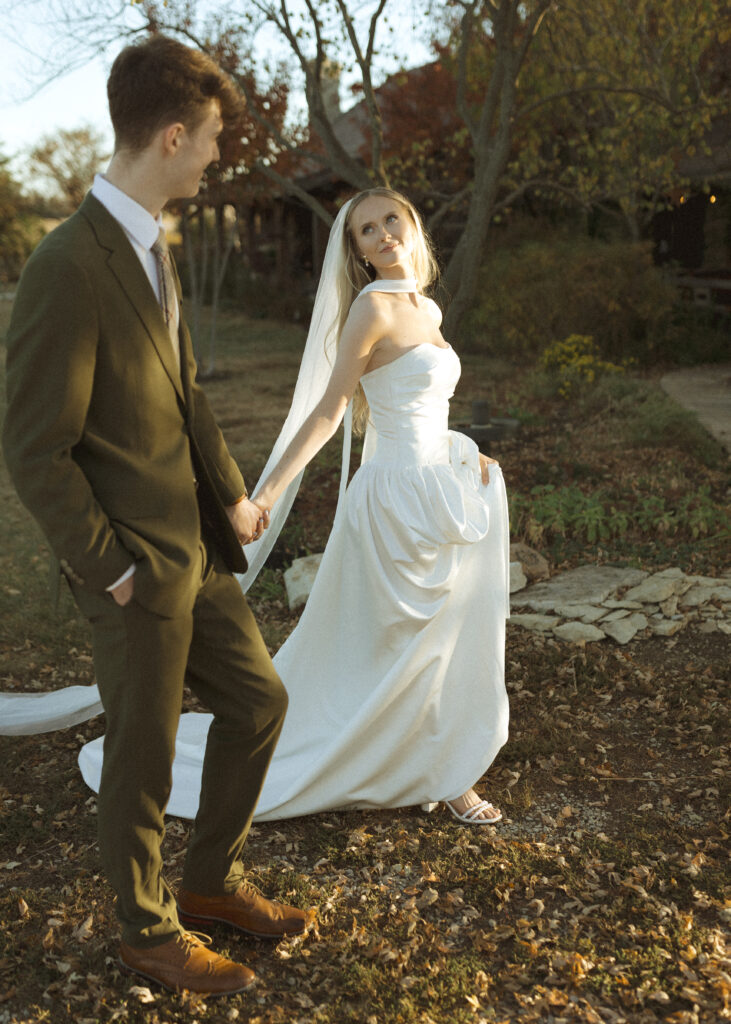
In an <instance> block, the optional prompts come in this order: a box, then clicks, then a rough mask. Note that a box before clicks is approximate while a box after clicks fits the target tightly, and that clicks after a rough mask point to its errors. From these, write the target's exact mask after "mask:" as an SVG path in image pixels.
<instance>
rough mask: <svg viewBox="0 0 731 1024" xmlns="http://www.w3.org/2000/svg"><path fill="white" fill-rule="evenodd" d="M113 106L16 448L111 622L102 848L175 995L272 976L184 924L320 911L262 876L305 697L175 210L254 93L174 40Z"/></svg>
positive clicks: (262, 518) (17, 477)
mask: <svg viewBox="0 0 731 1024" xmlns="http://www.w3.org/2000/svg"><path fill="white" fill-rule="evenodd" d="M108 96H109V107H110V113H111V119H112V123H113V126H114V132H115V151H114V155H113V157H112V160H111V163H110V165H109V168H108V170H107V172H106V174H105V175H104V176H99V175H98V176H97V178H96V179H95V182H94V186H93V188H92V190H91V193H90V194H89V195H88V196H87V197H86V199H85V200H84V202H83V203H82V205H81V207H80V209H79V210H78V211H77V212H76V213H75V214H74V215H73V216H72V217H70V218H69V219H68V220H67V221H66V222H65V223H64V224H62V225H61V226H60V227H59V228H57V229H56V230H55V231H53V232H52V233H51V234H50V235H49V236H48V237H47V238H46V239H45V240H44V241H43V242H42V243H41V245H40V246H39V247H38V249H37V250H36V252H35V253H34V254H33V256H32V257H31V259H30V261H29V262H28V265H27V267H26V269H25V271H24V273H23V277H22V279H21V282H20V285H19V287H18V291H17V297H16V300H15V305H14V310H13V318H12V323H11V326H10V331H9V335H8V340H7V389H8V410H7V417H6V422H5V430H4V438H3V442H4V450H5V455H6V460H7V464H8V468H9V470H10V473H11V475H12V477H13V480H14V482H15V484H16V486H17V489H18V493H19V494H20V497H21V499H22V500H23V502H24V503H25V504H26V506H27V507H28V509H29V510H30V511H31V513H32V514H33V515H34V516H35V518H36V519H37V520H38V522H39V523H40V525H41V527H42V529H43V531H44V532H45V534H46V537H47V538H48V541H49V543H50V546H51V548H52V549H53V551H54V553H55V555H56V556H57V558H58V560H59V562H60V565H61V569H62V570H63V572H64V574H65V575H66V577H67V580H68V582H69V586H70V587H71V590H72V592H73V594H74V597H75V599H76V601H77V603H78V605H79V607H80V608H81V610H82V611H83V613H84V614H85V615H86V616H87V617H88V618H89V621H90V622H91V626H92V636H93V648H94V667H95V673H96V679H97V683H98V685H99V690H100V693H101V697H102V701H103V704H104V709H105V712H106V720H107V730H106V736H105V742H104V767H103V772H102V779H101V786H100V791H99V802H98V817H99V848H100V852H101V856H102V860H103V864H104V868H105V870H106V872H107V875H108V877H109V880H110V881H111V884H112V886H113V888H114V890H115V891H116V894H117V902H116V909H117V914H118V916H119V919H120V922H121V926H122V943H121V946H120V959H121V961H122V964H123V965H124V966H125V967H127V968H128V969H130V970H132V971H135V972H137V973H139V974H141V975H143V976H144V977H145V978H148V979H151V980H154V981H158V982H160V983H162V984H163V985H165V986H167V987H169V988H172V989H183V988H187V989H190V990H193V991H198V992H207V993H211V992H217V993H228V992H239V991H242V990H243V989H244V988H247V987H248V986H249V985H250V984H251V983H252V981H253V980H254V974H253V972H252V971H251V970H249V969H248V968H247V967H244V966H243V965H240V964H236V963H234V962H232V961H231V960H227V959H225V958H224V957H222V956H218V955H217V954H216V953H214V952H213V951H211V950H210V949H209V948H208V947H207V946H205V945H204V944H203V943H202V942H201V941H200V940H199V939H197V938H196V937H195V936H194V935H192V934H190V933H189V932H187V931H186V930H185V928H184V927H183V925H190V926H191V927H192V928H197V927H201V926H205V925H208V924H211V923H212V922H213V921H216V922H224V923H226V924H229V925H231V926H233V927H234V928H238V929H240V930H241V931H243V932H246V933H249V934H254V935H257V936H265V937H271V938H279V937H281V936H282V935H285V934H290V935H291V934H296V933H301V932H304V931H305V930H306V929H307V926H308V924H309V922H310V919H311V915H310V913H309V912H303V911H301V910H298V909H296V908H294V907H287V906H285V905H283V904H280V903H276V902H273V901H269V900H267V899H265V898H264V897H262V896H261V895H259V894H258V893H257V892H256V890H254V889H253V888H252V887H250V886H248V885H247V883H246V882H245V881H244V878H243V865H242V861H241V852H242V848H243V845H244V841H245V839H246V835H247V832H248V830H249V826H250V824H251V819H252V816H253V813H254V808H255V806H256V802H257V799H258V797H259V793H260V790H261V786H262V783H263V779H264V776H265V774H266V771H267V767H268V765H269V761H270V758H271V755H272V752H273V750H274V747H275V745H276V742H277V739H278V736H279V732H280V730H281V726H282V721H283V718H284V713H285V709H286V704H287V696H286V691H285V690H284V688H283V686H282V684H281V682H280V680H279V678H278V676H277V674H276V672H275V670H274V668H273V666H272V663H271V660H270V658H269V655H268V654H267V651H266V648H265V646H264V642H263V640H262V638H261V635H260V634H259V631H258V629H257V626H256V624H255V623H254V620H253V617H252V615H251V612H250V611H249V608H248V606H247V604H246V601H245V599H244V597H243V594H242V592H241V588H240V587H239V585H238V583H237V582H236V580H235V579H234V577H233V575H232V571H237V572H242V571H244V570H245V568H246V560H245V558H244V556H243V553H242V550H241V544H242V543H243V544H245V543H247V542H248V541H251V540H252V539H254V538H256V537H257V536H259V535H260V533H261V531H262V529H263V528H264V527H265V526H266V515H262V512H261V511H260V510H259V509H258V508H257V507H256V506H255V505H253V504H252V503H251V502H250V501H249V500H248V498H247V496H246V490H245V487H244V481H243V478H242V476H241V474H240V472H239V470H238V468H237V467H236V464H235V463H234V461H233V459H232V458H231V456H230V454H229V452H228V450H227V448H226V444H225V442H224V440H223V437H222V435H221V432H220V430H219V429H218V427H217V426H216V423H215V421H214V419H213V416H212V413H211V410H210V408H209V406H208V403H207V401H206V399H205V396H204V395H203V393H202V392H201V390H200V389H199V387H198V385H197V384H196V382H195V363H194V360H193V354H192V348H191V340H190V335H189V333H188V330H187V327H186V325H185V321H184V319H183V315H182V309H181V294H180V285H179V282H178V279H177V275H176V274H175V269H174V266H173V265H172V264H171V261H170V257H169V253H168V252H167V247H166V245H165V243H164V235H163V233H162V231H161V220H160V213H161V210H162V208H163V206H164V205H165V203H166V202H167V201H168V199H171V198H183V197H192V196H195V195H196V194H197V192H198V188H199V184H200V179H201V176H202V175H203V172H204V170H205V168H206V167H207V166H208V164H210V163H211V162H213V161H215V160H217V159H218V158H219V152H218V145H217V139H218V136H219V134H220V132H221V130H222V128H223V125H224V121H228V120H229V119H231V118H232V117H234V116H235V115H236V111H237V106H238V103H239V102H240V101H239V98H238V94H237V92H236V90H235V88H234V86H233V85H232V83H231V82H230V80H229V79H228V78H227V77H226V76H225V75H224V74H223V73H222V72H221V71H220V69H219V68H218V67H217V65H215V64H214V63H213V62H212V61H211V60H210V59H209V58H208V57H206V56H204V55H203V54H202V53H200V52H198V51H195V50H191V49H189V48H188V47H186V46H183V45H182V44H180V43H178V42H177V41H175V40H173V39H168V38H165V37H162V36H156V37H153V38H151V39H149V40H147V41H145V42H142V43H139V44H137V45H133V46H129V47H127V48H126V49H124V50H123V51H122V52H121V53H120V54H119V56H118V57H117V59H116V60H115V62H114V65H113V67H112V70H111V73H110V76H109V82H108ZM184 683H187V684H188V685H189V686H190V687H191V689H192V690H193V692H194V693H195V694H196V695H197V696H198V697H199V698H200V699H201V700H202V701H203V702H204V703H205V704H207V705H208V706H209V707H210V708H211V710H212V711H213V715H214V718H213V723H212V725H211V729H210V732H209V735H208V743H207V747H206V754H205V760H204V765H203V782H202V789H201V796H200V807H199V811H198V816H197V818H196V821H195V825H194V829H193V833H192V837H191V841H190V845H189V849H188V853H187V858H186V861H185V867H184V871H183V880H182V887H181V888H180V889H179V891H178V893H177V899H176V897H175V896H174V895H173V893H172V892H171V890H170V888H169V887H168V885H167V883H166V882H165V880H164V878H163V876H162V860H161V855H160V844H161V841H162V837H163V833H164V822H163V814H164V810H165V806H166V803H167V800H168V796H169V794H170V788H171V765H172V760H173V755H174V752H175V735H176V729H177V725H178V718H179V715H180V711H181V702H182V697H183V684H184Z"/></svg>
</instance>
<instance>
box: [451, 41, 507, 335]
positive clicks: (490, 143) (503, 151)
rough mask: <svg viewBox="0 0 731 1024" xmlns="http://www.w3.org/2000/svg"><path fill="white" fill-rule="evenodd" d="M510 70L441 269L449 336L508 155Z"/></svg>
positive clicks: (466, 303) (466, 304) (466, 296)
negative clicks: (461, 223) (460, 226)
mask: <svg viewBox="0 0 731 1024" xmlns="http://www.w3.org/2000/svg"><path fill="white" fill-rule="evenodd" d="M497 59H498V60H502V61H505V62H507V63H508V65H509V64H510V60H509V55H508V54H507V53H503V54H498V58H497ZM510 71H511V69H510V67H509V66H508V67H505V68H503V69H502V74H503V81H502V88H501V96H500V119H499V123H498V128H497V132H496V133H495V135H494V136H493V137H492V138H491V139H489V140H486V141H485V143H484V144H483V148H482V152H480V153H477V154H476V160H475V184H474V189H473V192H472V197H471V200H470V205H469V210H468V213H467V222H466V225H465V229H464V231H463V232H462V235H461V236H460V239H459V242H458V243H457V246H456V248H455V250H454V253H453V254H452V258H451V259H450V261H449V265H448V266H447V269H446V270H445V272H444V285H445V287H446V289H447V291H448V292H449V294H450V295H451V296H452V300H451V302H450V304H449V308H448V309H447V313H446V315H445V318H444V330H445V333H446V334H447V335H448V336H450V337H453V338H456V337H457V336H458V334H459V328H460V326H461V324H462V321H463V319H464V317H465V314H466V313H467V312H468V311H469V309H470V307H471V305H472V303H473V302H474V299H475V295H476V293H477V285H478V281H479V273H480V266H481V263H482V254H483V252H484V249H485V242H486V240H487V236H488V232H489V230H490V222H491V220H492V211H493V207H494V205H495V200H496V198H497V191H498V187H499V184H500V179H501V177H502V174H503V172H504V170H505V167H506V165H507V162H508V159H509V157H510V141H511V129H512V118H513V113H514V110H515V103H516V88H515V79H514V76H513V75H512V74H511V73H510ZM498 73H499V69H498V68H497V66H496V68H495V71H494V72H493V74H498Z"/></svg>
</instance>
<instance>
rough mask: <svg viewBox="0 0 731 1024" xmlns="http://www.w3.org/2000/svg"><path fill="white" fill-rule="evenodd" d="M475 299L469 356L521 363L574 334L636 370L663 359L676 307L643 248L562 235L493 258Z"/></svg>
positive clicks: (468, 333)
mask: <svg viewBox="0 0 731 1024" xmlns="http://www.w3.org/2000/svg"><path fill="white" fill-rule="evenodd" d="M478 295H479V297H478V300H477V302H476V304H475V306H474V308H473V309H472V311H471V312H470V314H469V315H468V317H467V319H466V324H465V334H464V338H463V343H466V345H467V346H468V348H472V349H473V350H478V351H481V352H486V353H490V354H493V355H495V354H500V355H502V356H504V357H508V358H513V359H525V357H526V356H528V357H529V356H534V355H538V353H540V352H541V351H542V350H543V349H544V348H545V347H546V346H547V345H549V344H550V343H551V342H552V341H553V340H554V339H555V338H565V337H567V336H568V335H571V334H578V335H589V336H591V337H592V338H593V339H594V341H595V342H596V344H597V346H598V348H599V351H600V353H601V354H602V356H603V357H605V358H610V359H617V360H622V359H627V358H635V359H637V360H638V361H640V362H647V361H649V360H650V359H651V358H654V357H655V356H656V354H657V353H658V352H660V351H661V349H662V342H663V338H664V335H665V333H666V331H667V329H668V327H669V325H670V324H671V322H672V319H673V311H674V304H675V302H676V299H677V295H676V291H675V289H674V287H673V286H672V284H670V283H669V281H668V280H666V278H665V277H664V276H663V274H662V273H661V272H660V271H659V270H658V269H657V268H656V267H655V266H653V263H652V258H651V255H650V250H649V246H647V245H645V244H637V243H629V242H602V241H599V240H596V239H591V238H586V237H583V236H579V237H570V236H566V235H563V236H559V237H557V238H555V239H552V240H551V241H550V242H543V241H540V242H536V241H532V242H524V243H522V244H520V245H518V246H517V247H516V248H514V249H507V248H503V249H499V250H497V251H496V252H494V253H492V254H491V255H490V256H489V259H488V261H487V263H486V264H485V265H484V266H483V267H482V269H481V272H480V287H479V293H478Z"/></svg>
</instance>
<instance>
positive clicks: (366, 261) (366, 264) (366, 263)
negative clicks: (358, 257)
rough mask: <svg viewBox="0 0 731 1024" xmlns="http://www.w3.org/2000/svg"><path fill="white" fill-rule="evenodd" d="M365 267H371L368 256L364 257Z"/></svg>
mask: <svg viewBox="0 0 731 1024" xmlns="http://www.w3.org/2000/svg"><path fill="white" fill-rule="evenodd" d="M363 266H365V267H368V266H370V264H369V262H368V257H367V256H364V257H363Z"/></svg>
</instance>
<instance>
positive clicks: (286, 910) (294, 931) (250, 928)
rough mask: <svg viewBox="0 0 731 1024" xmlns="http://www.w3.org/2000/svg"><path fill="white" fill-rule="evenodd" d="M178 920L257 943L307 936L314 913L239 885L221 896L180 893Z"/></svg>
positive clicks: (250, 887) (185, 890) (248, 886)
mask: <svg viewBox="0 0 731 1024" xmlns="http://www.w3.org/2000/svg"><path fill="white" fill-rule="evenodd" d="M178 917H179V918H180V920H181V921H182V922H183V923H184V924H186V925H189V926H190V927H191V928H199V927H201V926H204V925H205V926H210V925H211V924H213V923H214V922H219V923H221V924H228V925H231V927H232V928H238V929H239V931H242V932H246V933H247V934H248V935H256V936H257V937H258V938H260V939H281V938H283V937H284V936H285V935H302V934H303V933H304V932H306V931H307V930H308V928H309V927H310V925H312V924H313V922H314V920H315V911H314V910H299V909H298V908H297V907H289V906H287V904H286V903H278V902H277V901H276V900H268V899H266V897H264V896H262V895H261V893H258V892H257V891H256V889H254V888H253V886H250V885H247V884H246V882H242V883H241V885H240V886H239V887H238V889H237V890H236V892H232V893H223V894H222V895H221V896H199V895H198V894H197V893H194V892H189V891H188V890H187V889H179V890H178Z"/></svg>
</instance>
